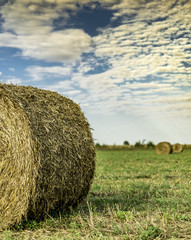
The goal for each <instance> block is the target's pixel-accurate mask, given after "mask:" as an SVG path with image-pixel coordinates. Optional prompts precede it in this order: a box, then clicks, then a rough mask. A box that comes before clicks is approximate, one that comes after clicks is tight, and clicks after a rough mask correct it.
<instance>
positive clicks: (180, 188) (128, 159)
mask: <svg viewBox="0 0 191 240" xmlns="http://www.w3.org/2000/svg"><path fill="white" fill-rule="evenodd" d="M21 239H22V240H26V239H28V240H29V239H30V240H32V239H42V240H43V239H45V240H61V239H136V240H150V239H171V240H172V239H187V240H189V239H191V150H190V149H185V150H184V152H183V153H180V154H169V155H157V154H156V153H155V151H154V150H120V151H116V150H114V151H113V150H109V151H106V150H97V167H96V175H95V179H94V182H93V185H92V188H91V190H90V193H89V195H88V198H87V199H86V201H84V202H83V204H81V205H80V207H78V209H75V210H71V213H70V214H68V213H60V214H53V215H52V216H47V219H45V220H44V221H42V222H40V223H37V222H36V221H28V222H23V223H22V224H20V225H17V226H15V227H14V228H13V229H11V230H7V231H4V232H2V233H0V240H21Z"/></svg>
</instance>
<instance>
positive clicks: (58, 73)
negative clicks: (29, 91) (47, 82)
mask: <svg viewBox="0 0 191 240" xmlns="http://www.w3.org/2000/svg"><path fill="white" fill-rule="evenodd" d="M26 71H27V73H28V75H29V76H30V78H32V80H33V81H40V80H43V79H44V78H51V77H53V76H55V77H58V78H60V77H64V76H68V75H70V74H71V73H72V65H68V66H65V67H64V66H52V67H40V66H29V67H28V68H26Z"/></svg>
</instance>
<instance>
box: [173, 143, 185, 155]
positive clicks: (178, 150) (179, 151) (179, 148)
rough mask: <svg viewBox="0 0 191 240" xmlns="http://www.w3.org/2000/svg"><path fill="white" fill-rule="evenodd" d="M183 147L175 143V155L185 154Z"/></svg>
mask: <svg viewBox="0 0 191 240" xmlns="http://www.w3.org/2000/svg"><path fill="white" fill-rule="evenodd" d="M183 149H184V148H183V146H182V145H181V144H180V143H175V144H173V145H172V151H173V152H174V153H181V152H183Z"/></svg>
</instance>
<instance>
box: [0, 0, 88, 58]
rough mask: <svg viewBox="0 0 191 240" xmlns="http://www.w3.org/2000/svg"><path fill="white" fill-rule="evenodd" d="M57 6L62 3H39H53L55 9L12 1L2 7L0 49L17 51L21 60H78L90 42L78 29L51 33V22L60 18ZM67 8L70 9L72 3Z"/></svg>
mask: <svg viewBox="0 0 191 240" xmlns="http://www.w3.org/2000/svg"><path fill="white" fill-rule="evenodd" d="M61 2H62V3H64V2H65V1H56V2H55V1H44V2H43V4H45V3H47V4H48V3H55V4H56V5H55V6H56V7H55V8H50V7H48V6H47V5H43V4H42V2H39V1H23V0H16V1H15V2H14V3H10V2H8V3H7V4H5V5H4V6H3V7H2V8H1V10H0V13H1V14H2V17H3V18H4V20H5V21H4V23H3V29H4V33H1V34H0V46H2V47H3V46H5V47H14V48H19V49H21V50H22V55H23V56H24V57H29V58H36V59H39V60H44V61H47V62H69V61H75V60H76V59H78V58H79V57H80V55H81V53H82V52H85V51H87V50H89V47H90V45H91V38H90V36H89V35H88V34H86V33H85V32H84V31H83V30H81V29H67V30H62V31H53V20H54V19H56V18H58V17H59V16H60V15H59V7H60V4H61ZM68 3H69V2H68ZM70 6H71V7H72V6H74V2H73V4H72V2H71V4H70ZM64 7H68V5H67V3H66V2H65V4H64V5H63V6H62V8H64ZM57 8H58V9H57ZM34 11H37V12H39V14H36V12H34ZM62 16H63V15H62ZM66 17H67V16H66Z"/></svg>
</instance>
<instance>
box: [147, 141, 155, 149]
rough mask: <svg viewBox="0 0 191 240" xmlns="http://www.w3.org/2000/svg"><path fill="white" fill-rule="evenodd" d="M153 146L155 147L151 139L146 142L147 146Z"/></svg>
mask: <svg viewBox="0 0 191 240" xmlns="http://www.w3.org/2000/svg"><path fill="white" fill-rule="evenodd" d="M154 147H155V145H154V143H153V142H152V141H149V142H148V143H147V148H154Z"/></svg>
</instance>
